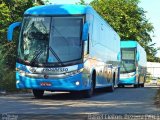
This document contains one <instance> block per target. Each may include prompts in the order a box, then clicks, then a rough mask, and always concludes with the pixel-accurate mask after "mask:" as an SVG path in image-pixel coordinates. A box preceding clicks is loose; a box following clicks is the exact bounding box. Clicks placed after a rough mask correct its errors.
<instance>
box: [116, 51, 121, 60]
mask: <svg viewBox="0 0 160 120" xmlns="http://www.w3.org/2000/svg"><path fill="white" fill-rule="evenodd" d="M117 60H119V61H121V53H120V52H119V53H118V55H117Z"/></svg>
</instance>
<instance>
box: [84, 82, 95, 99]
mask: <svg viewBox="0 0 160 120" xmlns="http://www.w3.org/2000/svg"><path fill="white" fill-rule="evenodd" d="M93 91H94V83H93V80H92V81H91V88H90V89H89V90H85V91H84V92H83V96H84V97H85V98H90V97H92V95H93Z"/></svg>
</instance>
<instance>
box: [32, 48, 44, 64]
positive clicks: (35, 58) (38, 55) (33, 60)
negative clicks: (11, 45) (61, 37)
mask: <svg viewBox="0 0 160 120" xmlns="http://www.w3.org/2000/svg"><path fill="white" fill-rule="evenodd" d="M42 53H43V50H40V51H39V52H38V53H37V54H35V55H34V56H33V58H32V60H31V62H30V64H31V65H32V64H33V65H34V64H35V61H36V60H37V59H38V58H39V57H40V55H41V54H42Z"/></svg>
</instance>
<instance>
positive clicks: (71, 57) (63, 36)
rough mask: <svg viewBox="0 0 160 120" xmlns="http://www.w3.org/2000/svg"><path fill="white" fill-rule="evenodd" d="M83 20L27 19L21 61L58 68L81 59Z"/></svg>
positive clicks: (23, 32) (21, 37)
mask: <svg viewBox="0 0 160 120" xmlns="http://www.w3.org/2000/svg"><path fill="white" fill-rule="evenodd" d="M82 21H83V20H82V17H35V16H26V17H24V20H23V24H22V30H21V34H20V39H19V46H18V58H19V59H20V60H22V61H24V62H28V63H37V64H56V63H67V62H71V61H80V60H81V59H82V40H81V31H82Z"/></svg>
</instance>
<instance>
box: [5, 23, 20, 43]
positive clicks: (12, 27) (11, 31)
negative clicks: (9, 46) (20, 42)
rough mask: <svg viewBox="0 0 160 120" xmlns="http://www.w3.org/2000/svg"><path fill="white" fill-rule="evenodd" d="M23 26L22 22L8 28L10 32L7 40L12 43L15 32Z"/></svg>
mask: <svg viewBox="0 0 160 120" xmlns="http://www.w3.org/2000/svg"><path fill="white" fill-rule="evenodd" d="M20 25H21V22H15V23H12V24H11V25H10V26H9V28H8V32H7V40H8V41H12V38H13V31H14V29H15V28H16V27H19V26H20Z"/></svg>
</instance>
